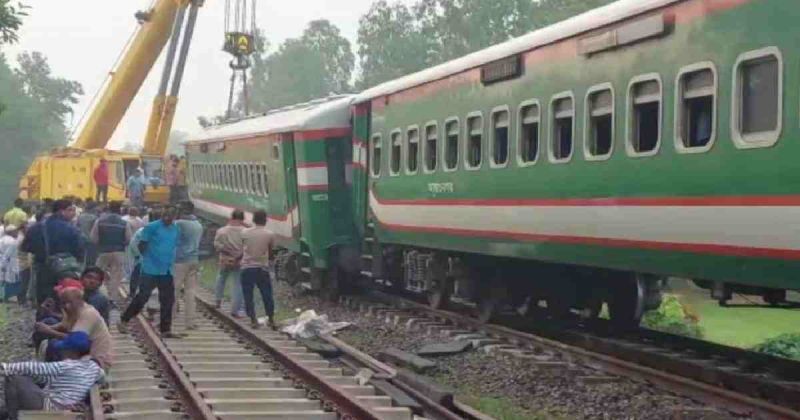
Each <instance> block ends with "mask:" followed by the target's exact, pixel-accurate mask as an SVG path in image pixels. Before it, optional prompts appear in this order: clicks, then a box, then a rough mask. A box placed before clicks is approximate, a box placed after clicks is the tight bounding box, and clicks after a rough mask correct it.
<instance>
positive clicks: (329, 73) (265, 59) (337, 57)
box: [205, 20, 355, 123]
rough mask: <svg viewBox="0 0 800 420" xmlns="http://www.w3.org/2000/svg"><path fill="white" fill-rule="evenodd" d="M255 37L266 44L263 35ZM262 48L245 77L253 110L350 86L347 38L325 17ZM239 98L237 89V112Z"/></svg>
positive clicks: (351, 59)
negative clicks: (271, 48)
mask: <svg viewBox="0 0 800 420" xmlns="http://www.w3.org/2000/svg"><path fill="white" fill-rule="evenodd" d="M258 38H259V39H260V40H261V41H260V42H261V43H263V44H264V45H265V44H266V40H264V38H263V36H261V35H259V37H258ZM264 50H265V48H263V47H262V48H261V49H260V51H261V52H260V53H258V54H256V55H254V56H253V65H252V68H251V70H250V77H249V80H248V87H249V94H250V109H251V110H254V111H255V112H265V111H267V110H270V109H274V108H278V107H282V106H286V105H291V104H295V103H298V102H304V101H308V100H311V99H314V98H319V97H321V96H327V95H329V94H330V93H333V92H345V91H348V90H349V89H350V79H351V78H352V73H353V67H354V62H355V58H354V56H353V52H352V50H351V47H350V42H349V41H348V40H347V39H346V38H344V37H343V36H342V35H341V34H340V32H339V29H338V28H337V27H336V26H334V25H333V24H331V23H330V22H328V21H327V20H316V21H313V22H311V23H310V24H309V25H308V27H307V28H306V30H305V31H304V32H303V35H302V36H301V37H300V38H291V39H287V40H286V41H285V42H284V43H283V44H281V45H280V47H278V50H277V51H275V52H273V53H271V54H267V53H266V52H265V51H264ZM243 101H244V99H243V94H241V93H240V95H239V101H238V103H237V110H239V112H240V113H241V111H242V110H243V109H244V106H243V105H244V102H243ZM210 121H211V120H208V119H206V120H205V122H206V123H208V122H210Z"/></svg>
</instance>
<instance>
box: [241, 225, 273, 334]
mask: <svg viewBox="0 0 800 420" xmlns="http://www.w3.org/2000/svg"><path fill="white" fill-rule="evenodd" d="M253 223H254V224H255V226H254V227H251V228H247V229H245V230H244V231H242V251H243V256H242V292H244V307H245V310H246V311H247V316H248V317H250V325H251V326H252V327H253V328H258V319H257V318H256V310H255V305H254V304H253V287H254V286H258V290H259V291H261V299H262V300H263V301H264V309H265V310H266V312H267V317H268V318H269V326H270V328H272V329H275V302H274V301H273V300H272V281H271V279H270V275H269V260H270V257H271V255H272V247H273V245H274V242H275V239H274V236H273V234H272V232H271V231H270V230H269V229H267V213H266V212H265V211H264V210H259V211H257V212H255V213H253Z"/></svg>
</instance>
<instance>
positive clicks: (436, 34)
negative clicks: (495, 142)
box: [358, 0, 614, 88]
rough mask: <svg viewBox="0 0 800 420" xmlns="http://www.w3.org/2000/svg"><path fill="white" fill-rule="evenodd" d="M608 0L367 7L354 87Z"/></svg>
mask: <svg viewBox="0 0 800 420" xmlns="http://www.w3.org/2000/svg"><path fill="white" fill-rule="evenodd" d="M612 1H614V0H492V1H486V0H419V2H418V3H416V4H415V5H414V6H413V7H411V8H409V7H407V6H405V5H403V4H394V5H391V6H390V5H389V4H388V3H387V2H386V0H379V1H376V2H375V3H373V5H372V8H371V9H370V10H369V12H367V14H365V15H364V16H362V18H361V20H360V21H359V25H360V26H359V30H358V42H359V48H358V55H359V63H360V65H361V70H362V74H361V78H360V79H359V83H358V85H359V87H360V88H366V87H369V86H374V85H376V84H378V83H381V82H385V81H387V80H391V79H395V78H397V77H401V76H403V75H406V74H409V73H412V72H415V71H418V70H421V69H423V68H426V67H430V66H434V65H436V64H440V63H443V62H445V61H448V60H452V59H454V58H458V57H462V56H464V55H467V54H469V53H472V52H475V51H478V50H480V49H483V48H486V47H489V46H492V45H495V44H498V43H501V42H504V41H507V40H509V39H511V38H514V37H518V36H521V35H523V34H525V33H528V32H530V31H533V30H535V29H539V28H542V27H544V26H547V25H550V24H553V23H555V22H558V21H560V20H563V19H566V18H568V17H571V16H573V15H576V14H578V13H581V12H585V11H587V10H590V9H593V8H596V7H600V6H603V5H606V4H608V3H611V2H612Z"/></svg>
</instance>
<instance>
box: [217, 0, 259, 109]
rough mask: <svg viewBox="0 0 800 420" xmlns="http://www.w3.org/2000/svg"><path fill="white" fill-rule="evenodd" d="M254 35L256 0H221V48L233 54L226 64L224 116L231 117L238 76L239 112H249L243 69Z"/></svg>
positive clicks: (247, 64)
mask: <svg viewBox="0 0 800 420" xmlns="http://www.w3.org/2000/svg"><path fill="white" fill-rule="evenodd" d="M255 34H256V0H225V46H224V47H223V50H224V51H225V52H227V53H228V54H230V55H232V56H233V59H231V61H230V63H229V64H228V66H229V67H230V68H231V85H230V91H229V92H228V111H227V112H226V114H225V118H226V119H230V118H232V117H233V113H234V109H233V107H234V96H235V93H236V85H237V80H238V79H239V76H240V75H241V81H242V106H243V107H242V108H243V109H242V111H243V115H248V114H249V113H250V98H249V92H248V90H249V86H248V84H247V70H248V69H249V68H250V65H251V62H250V56H251V55H252V54H253V53H254V52H255V50H256V48H255V47H256V46H255Z"/></svg>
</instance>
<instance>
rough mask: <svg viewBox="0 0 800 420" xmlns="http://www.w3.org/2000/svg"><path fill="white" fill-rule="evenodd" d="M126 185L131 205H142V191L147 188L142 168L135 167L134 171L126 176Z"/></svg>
mask: <svg viewBox="0 0 800 420" xmlns="http://www.w3.org/2000/svg"><path fill="white" fill-rule="evenodd" d="M126 187H127V193H128V198H129V199H130V200H131V205H132V206H133V207H142V206H144V191H145V189H146V188H147V178H145V176H144V171H142V168H136V172H134V174H133V175H131V176H130V178H128V182H127V183H126Z"/></svg>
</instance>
